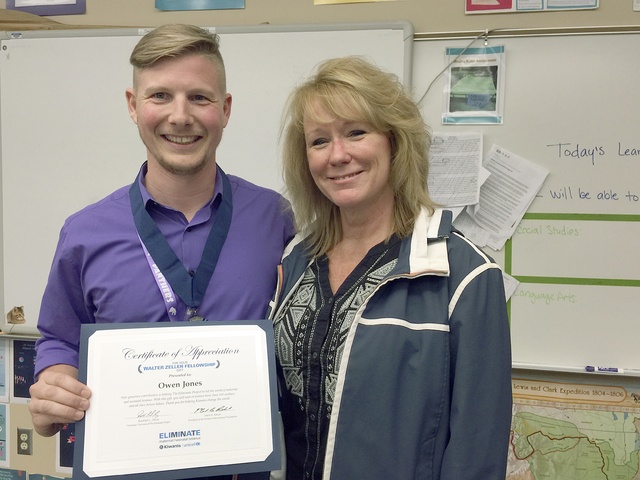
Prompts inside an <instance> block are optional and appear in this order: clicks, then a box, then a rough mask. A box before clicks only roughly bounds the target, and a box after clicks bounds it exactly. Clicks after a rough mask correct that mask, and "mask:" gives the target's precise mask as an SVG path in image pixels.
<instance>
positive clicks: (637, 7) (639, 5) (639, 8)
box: [633, 0, 640, 12]
mask: <svg viewBox="0 0 640 480" xmlns="http://www.w3.org/2000/svg"><path fill="white" fill-rule="evenodd" d="M633 11H634V12H640V0H633Z"/></svg>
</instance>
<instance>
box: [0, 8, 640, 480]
mask: <svg viewBox="0 0 640 480" xmlns="http://www.w3.org/2000/svg"><path fill="white" fill-rule="evenodd" d="M86 2H87V13H86V14H84V15H70V16H52V17H48V18H50V19H51V20H55V21H56V22H61V23H63V24H67V25H86V26H88V27H94V26H116V27H117V26H158V25H161V24H164V23H193V24H197V25H202V26H215V25H219V26H222V25H238V26H241V25H254V24H261V23H270V24H300V23H312V24H319V23H334V22H367V21H372V22H373V21H390V20H409V21H411V22H412V23H413V25H414V27H415V32H416V33H418V34H419V33H433V32H446V31H476V30H484V29H493V28H510V29H518V28H552V27H583V26H621V25H629V24H638V23H640V12H633V11H632V0H602V1H601V6H600V8H599V9H597V10H585V11H567V12H541V13H514V14H493V15H465V14H464V0H400V1H390V2H381V3H360V4H345V5H320V6H315V5H314V4H313V0H246V8H245V9H242V10H222V11H197V12H160V11H158V10H156V9H155V8H154V1H153V0H86ZM5 7H6V2H5V0H0V8H3V9H4V8H5ZM10 425H11V431H10V434H9V435H8V438H7V440H8V441H9V442H11V444H12V445H15V443H16V440H17V438H16V432H15V430H16V427H18V426H20V427H26V428H29V427H30V426H31V419H30V416H29V413H28V409H27V406H26V405H13V406H12V409H11V420H10ZM54 456H55V442H54V439H45V438H42V437H39V436H38V435H36V436H35V438H34V455H33V456H31V457H25V456H18V455H15V453H14V454H12V456H11V459H10V463H11V468H17V469H28V470H30V471H32V472H33V471H39V472H41V473H48V474H50V475H60V473H59V472H56V471H55V469H54V465H55V460H54V458H55V457H54Z"/></svg>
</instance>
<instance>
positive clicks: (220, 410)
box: [73, 320, 280, 480]
mask: <svg viewBox="0 0 640 480" xmlns="http://www.w3.org/2000/svg"><path fill="white" fill-rule="evenodd" d="M80 356H81V360H80V369H79V378H80V380H81V381H83V382H85V383H86V384H87V385H88V386H89V388H90V389H91V391H92V396H91V399H90V402H91V406H90V407H89V409H88V410H87V412H86V415H85V418H84V419H83V420H82V421H80V422H78V423H77V424H76V445H75V449H74V465H73V478H74V479H78V480H79V479H89V478H126V477H131V478H136V479H152V478H153V479H163V478H164V479H170V478H171V479H179V478H192V477H203V476H214V475H224V474H230V473H247V472H264V471H270V470H278V469H279V468H280V445H279V438H280V436H279V421H278V408H277V391H276V387H275V384H276V380H275V358H274V348H273V328H272V325H271V322H269V321H266V320H258V321H233V322H195V323H194V322H183V323H182V322H180V323H172V322H168V323H134V324H130V323H129V324H108V325H106V324H99V325H83V326H82V332H81V342H80Z"/></svg>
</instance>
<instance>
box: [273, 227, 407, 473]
mask: <svg viewBox="0 0 640 480" xmlns="http://www.w3.org/2000/svg"><path fill="white" fill-rule="evenodd" d="M399 252H400V239H399V238H397V237H396V236H393V237H392V238H391V240H390V241H389V242H382V243H380V244H378V245H376V246H374V247H372V248H371V250H369V252H368V253H367V255H366V256H365V257H364V258H363V259H362V261H361V262H360V263H359V264H358V266H357V267H356V268H355V269H354V270H353V271H352V272H351V273H350V274H349V276H348V277H347V279H346V280H345V281H344V283H343V284H342V285H341V286H340V288H339V289H338V291H337V292H336V293H335V294H334V293H333V292H332V290H331V286H330V284H329V260H328V258H327V256H326V255H324V256H321V257H317V258H316V259H315V260H314V261H313V262H312V263H311V265H310V266H309V267H308V268H307V270H306V271H305V273H304V278H303V279H302V282H301V283H300V285H299V286H298V288H297V290H296V291H295V292H294V293H293V295H292V296H291V297H290V298H289V300H288V301H287V303H286V304H285V306H284V308H282V309H281V310H280V314H279V315H278V316H277V317H276V318H275V319H274V329H275V342H276V355H277V357H278V361H279V375H280V382H281V386H282V387H286V389H284V388H283V390H284V391H282V392H281V402H282V405H281V409H282V414H283V421H284V425H285V440H286V449H287V478H288V479H296V480H302V479H305V480H306V479H313V480H315V479H318V480H320V479H321V478H322V470H323V463H324V456H325V451H326V443H327V433H328V429H329V419H330V417H331V408H332V406H333V398H334V393H335V385H336V381H337V378H338V370H339V368H340V360H341V358H342V353H343V350H344V343H345V340H346V338H347V334H348V332H349V328H350V327H351V323H352V322H353V319H354V317H355V314H356V312H357V310H358V309H359V308H360V306H361V305H362V303H363V301H364V300H365V299H366V298H367V297H368V296H369V295H370V294H371V292H372V291H373V289H374V288H375V287H376V286H377V285H378V284H379V283H380V281H381V280H382V279H383V278H384V277H385V275H387V274H388V273H389V272H390V271H391V269H393V267H394V266H395V265H396V263H397V261H398V254H399Z"/></svg>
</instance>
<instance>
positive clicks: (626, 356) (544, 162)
mask: <svg viewBox="0 0 640 480" xmlns="http://www.w3.org/2000/svg"><path fill="white" fill-rule="evenodd" d="M474 39H475V40H474ZM485 45H490V46H500V45H502V46H504V49H505V55H506V63H505V68H506V70H505V95H504V118H503V124H501V125H475V124H474V125H443V124H442V121H441V118H442V113H443V89H444V86H445V84H444V82H445V77H444V76H440V77H438V74H439V73H440V72H441V71H442V70H443V68H444V67H445V53H444V52H445V49H446V48H447V47H467V46H474V47H475V46H485ZM639 51H640V28H639V27H634V28H632V27H629V28H626V29H613V28H601V29H600V28H593V29H583V30H582V31H533V32H531V31H530V32H510V33H509V32H500V31H497V32H487V34H486V35H485V34H482V33H468V34H455V33H450V34H442V35H431V36H425V37H423V38H417V39H416V42H415V45H414V77H413V87H414V92H415V95H416V97H417V98H419V97H421V96H422V95H424V93H425V90H426V89H427V87H428V85H429V84H431V83H432V82H433V84H432V85H431V88H430V89H428V92H427V93H426V95H425V96H424V99H423V101H422V103H421V106H422V110H423V112H424V116H425V118H426V120H427V122H428V123H429V124H430V126H431V129H432V130H433V131H434V132H446V133H453V132H460V131H479V132H482V134H483V148H484V151H485V154H486V153H487V152H488V151H489V149H490V148H491V146H492V145H497V146H500V147H502V148H504V149H506V150H508V151H509V152H513V153H514V154H516V155H519V156H521V157H524V158H526V159H527V160H530V161H532V162H534V163H536V164H538V165H541V166H543V167H545V168H546V169H548V170H549V175H548V176H547V178H546V180H545V182H544V184H543V186H542V188H541V190H540V191H539V192H538V194H537V197H536V198H535V200H534V201H533V203H532V204H531V206H530V208H529V209H528V211H527V214H526V215H525V217H524V219H523V221H522V222H521V223H520V224H519V226H518V229H517V230H516V233H515V234H514V235H513V237H512V238H511V240H510V241H509V242H507V244H506V246H505V247H504V249H503V250H501V251H497V252H496V251H491V250H489V251H488V253H490V254H491V255H492V256H494V258H495V259H496V260H497V261H499V262H500V263H501V264H502V266H503V267H504V269H505V271H506V272H507V273H509V274H511V275H512V276H514V277H515V278H516V279H517V280H519V282H520V285H519V287H518V289H517V290H516V292H515V294H514V295H513V296H512V298H511V300H510V302H509V313H510V322H511V335H512V347H513V361H514V366H515V367H518V366H520V367H523V368H536V369H549V370H560V371H582V372H584V371H585V367H586V366H614V367H619V368H621V369H624V371H625V372H626V373H629V374H631V375H634V374H635V375H640V343H639V342H638V332H639V329H640V326H639V325H640V313H639V312H640V248H638V246H637V239H638V238H640V135H639V134H638V132H639V127H640V89H639V88H638V78H640V63H639V62H638V61H637V58H638V52H639Z"/></svg>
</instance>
